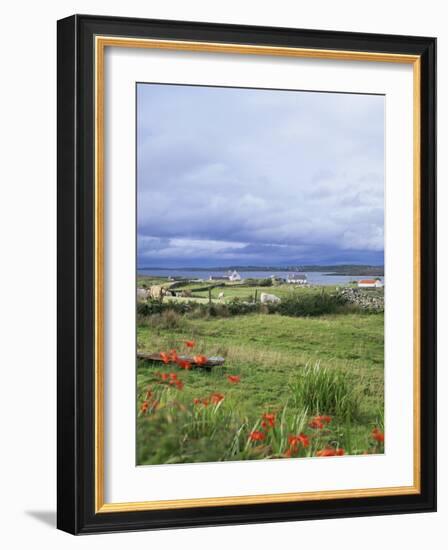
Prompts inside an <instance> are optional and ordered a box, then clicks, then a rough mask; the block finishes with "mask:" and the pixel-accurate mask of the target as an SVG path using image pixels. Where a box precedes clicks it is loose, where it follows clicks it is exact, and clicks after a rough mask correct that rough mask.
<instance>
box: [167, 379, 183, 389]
mask: <svg viewBox="0 0 448 550" xmlns="http://www.w3.org/2000/svg"><path fill="white" fill-rule="evenodd" d="M170 386H176V388H177V389H178V390H182V389H183V387H184V383H183V382H182V380H178V379H177V378H172V379H171V380H170Z"/></svg>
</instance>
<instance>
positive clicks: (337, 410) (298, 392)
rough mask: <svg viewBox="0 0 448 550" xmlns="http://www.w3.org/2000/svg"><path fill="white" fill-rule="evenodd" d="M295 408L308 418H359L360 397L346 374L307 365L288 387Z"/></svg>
mask: <svg viewBox="0 0 448 550" xmlns="http://www.w3.org/2000/svg"><path fill="white" fill-rule="evenodd" d="M289 388H290V390H291V395H292V398H293V402H294V404H295V406H300V407H304V408H306V409H308V412H309V413H310V414H329V415H336V416H338V417H340V418H343V419H345V420H353V419H355V418H357V417H358V416H359V413H360V404H361V396H360V394H359V392H358V391H357V390H356V389H355V387H354V384H353V381H352V380H351V379H350V375H349V373H347V372H345V371H342V370H340V369H336V368H328V367H321V366H320V364H319V363H316V364H315V365H313V366H311V365H307V366H306V367H305V368H303V369H302V370H301V371H299V375H298V376H297V377H296V378H295V380H294V381H293V382H292V383H291V384H290V385H289Z"/></svg>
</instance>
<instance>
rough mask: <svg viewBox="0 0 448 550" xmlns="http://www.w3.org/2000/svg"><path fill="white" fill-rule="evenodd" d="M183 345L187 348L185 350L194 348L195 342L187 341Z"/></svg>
mask: <svg viewBox="0 0 448 550" xmlns="http://www.w3.org/2000/svg"><path fill="white" fill-rule="evenodd" d="M185 345H186V346H187V348H194V346H195V345H196V342H195V341H194V340H187V341H186V342H185Z"/></svg>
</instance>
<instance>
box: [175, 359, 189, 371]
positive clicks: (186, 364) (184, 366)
mask: <svg viewBox="0 0 448 550" xmlns="http://www.w3.org/2000/svg"><path fill="white" fill-rule="evenodd" d="M177 364H178V365H179V367H180V368H181V369H184V370H190V369H191V363H190V361H184V360H183V359H178V360H177Z"/></svg>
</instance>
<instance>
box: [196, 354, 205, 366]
mask: <svg viewBox="0 0 448 550" xmlns="http://www.w3.org/2000/svg"><path fill="white" fill-rule="evenodd" d="M193 360H194V362H195V363H196V364H197V365H205V364H206V363H207V361H208V359H207V357H206V356H205V355H195V356H194V357H193Z"/></svg>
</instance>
